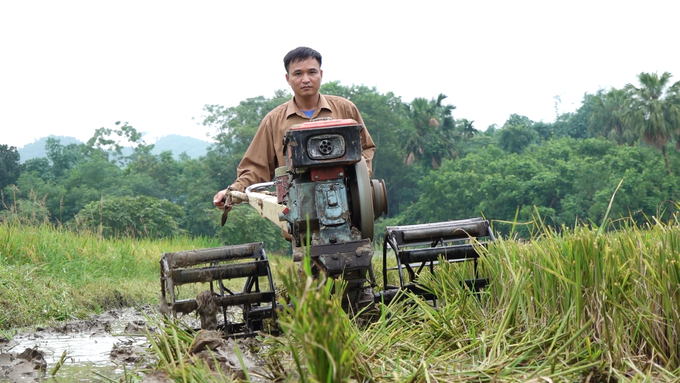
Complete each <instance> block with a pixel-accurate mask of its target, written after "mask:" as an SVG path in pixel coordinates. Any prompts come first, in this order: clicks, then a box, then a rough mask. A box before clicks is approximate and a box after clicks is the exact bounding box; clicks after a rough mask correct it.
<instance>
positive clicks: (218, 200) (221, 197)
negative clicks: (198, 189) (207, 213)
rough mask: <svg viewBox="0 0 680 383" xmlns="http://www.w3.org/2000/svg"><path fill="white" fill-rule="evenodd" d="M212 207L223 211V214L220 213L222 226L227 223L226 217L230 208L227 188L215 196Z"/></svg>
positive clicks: (229, 195) (230, 203)
mask: <svg viewBox="0 0 680 383" xmlns="http://www.w3.org/2000/svg"><path fill="white" fill-rule="evenodd" d="M213 205H215V206H217V207H218V208H220V209H224V213H222V226H224V224H225V223H226V222H227V217H228V215H229V211H230V210H231V208H232V202H231V194H229V188H227V189H224V190H220V191H218V192H217V194H215V196H214V197H213Z"/></svg>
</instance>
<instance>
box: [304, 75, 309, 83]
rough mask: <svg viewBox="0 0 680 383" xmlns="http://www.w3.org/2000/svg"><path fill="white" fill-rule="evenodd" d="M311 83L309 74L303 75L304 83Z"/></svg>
mask: <svg viewBox="0 0 680 383" xmlns="http://www.w3.org/2000/svg"><path fill="white" fill-rule="evenodd" d="M309 81H310V80H309V75H308V74H303V75H302V82H305V83H307V82H309Z"/></svg>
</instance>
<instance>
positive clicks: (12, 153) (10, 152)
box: [0, 145, 21, 190]
mask: <svg viewBox="0 0 680 383" xmlns="http://www.w3.org/2000/svg"><path fill="white" fill-rule="evenodd" d="M19 159H20V156H19V152H18V151H17V148H16V147H15V146H7V145H0V190H2V189H4V188H5V186H9V185H11V184H13V183H14V182H15V181H16V180H17V178H19V174H21V163H20V162H19Z"/></svg>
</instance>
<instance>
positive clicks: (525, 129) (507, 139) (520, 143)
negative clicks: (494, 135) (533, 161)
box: [498, 124, 538, 153]
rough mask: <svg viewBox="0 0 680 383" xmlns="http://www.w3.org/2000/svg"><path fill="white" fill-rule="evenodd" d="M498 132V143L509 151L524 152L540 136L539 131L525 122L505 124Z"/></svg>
mask: <svg viewBox="0 0 680 383" xmlns="http://www.w3.org/2000/svg"><path fill="white" fill-rule="evenodd" d="M498 134H499V137H498V144H499V145H500V147H501V148H502V149H503V150H505V151H506V152H508V153H522V152H523V151H524V149H526V147H527V146H529V145H531V144H533V143H534V142H535V141H536V139H537V138H538V133H537V132H536V131H535V130H534V129H532V128H531V127H529V126H526V125H524V124H522V125H506V126H503V129H501V130H500V131H499V133H498Z"/></svg>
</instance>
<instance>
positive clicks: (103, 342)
mask: <svg viewBox="0 0 680 383" xmlns="http://www.w3.org/2000/svg"><path fill="white" fill-rule="evenodd" d="M158 316H159V314H158V313H157V311H156V309H155V307H152V306H144V307H142V308H140V309H132V308H126V309H121V310H111V311H108V312H106V313H103V314H100V315H92V316H91V317H90V318H88V319H85V320H78V321H72V322H68V323H66V324H63V325H60V326H56V327H50V328H43V327H37V328H36V329H35V331H26V332H20V333H18V334H16V335H14V336H12V337H11V339H10V338H3V337H0V382H36V381H46V380H49V381H51V382H54V381H56V382H100V381H106V380H114V381H118V380H120V379H121V378H124V377H125V374H126V371H128V372H129V371H133V370H137V371H141V370H146V371H149V373H148V374H142V375H143V376H144V380H143V381H144V382H147V383H154V382H168V381H170V380H169V379H168V378H167V376H166V375H165V374H163V373H162V372H153V373H152V372H151V371H152V370H153V363H154V358H153V356H152V355H151V354H150V353H149V344H148V342H147V338H146V334H147V332H148V331H155V329H154V328H153V327H151V326H150V325H149V323H148V321H149V318H154V317H158ZM185 318H186V319H185V320H188V321H196V323H195V326H194V323H189V325H190V326H192V327H199V326H200V325H199V324H198V319H197V318H193V316H186V317H185ZM235 347H238V346H236V345H235V343H234V341H233V340H225V339H222V338H221V336H220V333H218V332H215V331H202V332H201V333H200V334H199V339H198V340H197V342H196V346H195V350H194V353H195V355H198V356H199V357H200V356H201V355H202V354H205V355H206V360H207V359H208V356H209V360H210V361H211V363H219V364H220V366H219V367H220V368H221V369H222V371H230V372H231V373H232V374H233V375H234V376H237V377H244V375H245V374H244V373H243V371H242V369H241V367H240V366H241V364H240V362H239V360H238V357H237V355H236V353H235V352H234V349H235ZM208 348H210V349H211V350H213V353H212V354H211V353H210V352H209V351H207V349H208ZM62 356H63V358H62ZM215 356H216V358H214V357H215ZM243 357H244V364H245V366H246V368H247V370H248V371H251V370H252V371H253V372H255V373H257V372H258V370H259V368H258V366H257V364H258V363H257V362H256V361H255V358H254V357H253V356H252V355H250V356H249V355H243ZM55 368H56V371H55ZM53 372H54V374H53Z"/></svg>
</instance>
